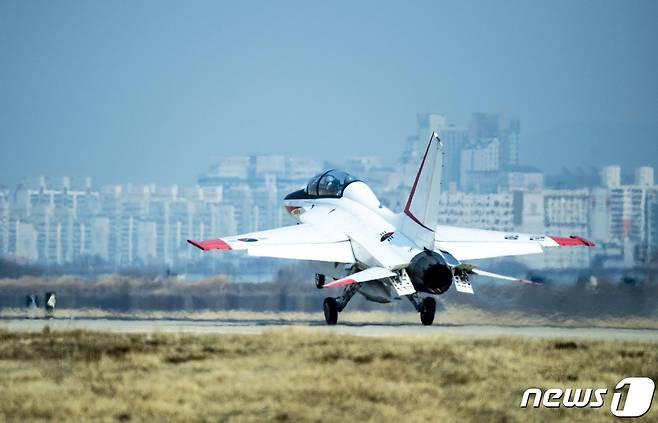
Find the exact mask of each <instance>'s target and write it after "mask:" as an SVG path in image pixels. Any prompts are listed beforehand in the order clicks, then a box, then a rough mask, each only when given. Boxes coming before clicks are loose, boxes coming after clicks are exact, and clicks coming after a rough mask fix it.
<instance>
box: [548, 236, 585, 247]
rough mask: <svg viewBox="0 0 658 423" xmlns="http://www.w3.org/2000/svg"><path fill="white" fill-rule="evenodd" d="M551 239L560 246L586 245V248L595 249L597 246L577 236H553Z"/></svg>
mask: <svg viewBox="0 0 658 423" xmlns="http://www.w3.org/2000/svg"><path fill="white" fill-rule="evenodd" d="M550 238H551V239H552V240H553V241H555V242H557V243H558V244H559V245H584V246H586V247H594V246H595V245H596V244H594V243H593V242H592V241H590V240H588V239H585V238H583V237H580V236H575V235H571V236H569V237H566V236H551V237H550Z"/></svg>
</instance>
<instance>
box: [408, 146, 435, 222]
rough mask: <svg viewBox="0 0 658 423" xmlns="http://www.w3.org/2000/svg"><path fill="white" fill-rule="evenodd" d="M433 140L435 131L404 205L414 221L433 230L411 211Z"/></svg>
mask: <svg viewBox="0 0 658 423" xmlns="http://www.w3.org/2000/svg"><path fill="white" fill-rule="evenodd" d="M432 141H434V133H432V136H431V138H430V142H429V143H428V144H427V149H426V150H425V154H424V155H423V160H422V161H421V162H420V167H419V168H418V173H416V179H415V180H414V184H413V186H412V187H411V192H410V193H409V198H408V199H407V204H406V205H405V206H404V214H406V215H407V216H409V218H410V219H411V220H413V221H414V222H416V223H418V224H419V225H420V226H422V227H423V228H425V229H427V230H430V231H433V230H432V229H430V228H428V227H427V226H425V225H423V223H422V222H421V221H420V220H418V218H417V217H416V216H414V214H413V213H412V212H411V201H412V200H413V199H414V195H415V194H416V187H417V186H418V180H419V179H420V173H421V172H422V171H423V167H424V166H425V159H427V154H428V153H429V151H430V146H431V145H432Z"/></svg>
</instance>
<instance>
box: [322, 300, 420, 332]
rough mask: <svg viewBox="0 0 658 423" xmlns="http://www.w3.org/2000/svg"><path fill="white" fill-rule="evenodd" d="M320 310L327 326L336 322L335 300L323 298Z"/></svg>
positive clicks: (336, 306)
mask: <svg viewBox="0 0 658 423" xmlns="http://www.w3.org/2000/svg"><path fill="white" fill-rule="evenodd" d="M322 309H323V310H324V320H326V321H327V324H328V325H335V324H336V323H337V322H338V304H337V303H336V299H335V298H332V297H327V298H325V299H324V304H323V305H322ZM430 323H431V322H430Z"/></svg>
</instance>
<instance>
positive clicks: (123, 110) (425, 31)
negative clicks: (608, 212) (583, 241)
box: [0, 0, 658, 185]
mask: <svg viewBox="0 0 658 423" xmlns="http://www.w3.org/2000/svg"><path fill="white" fill-rule="evenodd" d="M355 3H357V2H353V1H349V2H319V1H317V2H316V1H300V2H281V1H276V2H220V1H211V2H205V1H186V2H183V1H178V2H166V1H160V0H158V1H128V0H126V1H75V2H68V1H43V2H38V1H24V0H20V1H8V0H2V1H1V2H0V128H1V129H0V137H1V138H0V142H1V146H2V148H1V150H0V183H5V184H13V183H15V182H17V181H18V180H20V179H21V178H22V177H25V176H35V175H41V174H43V175H71V176H84V175H91V176H92V177H93V178H94V180H95V181H97V182H98V183H107V182H127V181H135V182H157V183H179V184H182V185H189V184H192V183H194V181H195V180H196V177H197V175H198V174H199V173H201V172H203V171H205V170H206V169H207V167H208V166H209V164H210V162H211V158H212V157H217V156H221V155H235V154H247V153H253V152H258V153H275V154H285V155H299V156H309V157H315V158H326V159H329V160H339V159H341V158H344V157H346V156H348V155H367V154H379V155H384V156H386V157H388V158H390V159H393V158H394V157H395V156H396V155H397V154H399V152H400V151H401V149H402V146H403V143H404V140H405V139H406V138H407V137H408V136H409V135H412V134H414V133H415V131H416V114H417V113H419V112H441V113H446V114H447V115H448V116H449V118H451V120H452V121H454V122H455V123H457V124H465V123H466V122H467V120H468V117H469V115H470V113H471V112H472V111H501V112H505V113H507V114H510V115H515V116H518V117H520V118H521V124H522V138H521V143H522V146H521V159H522V161H523V162H525V163H527V164H531V165H536V166H538V167H540V168H542V169H544V170H546V171H549V172H554V171H558V170H559V169H560V168H562V167H575V166H586V167H589V166H599V165H603V164H609V163H621V164H622V165H624V166H626V167H630V166H636V165H640V164H649V165H653V166H656V167H658V76H657V75H658V2H656V1H634V0H628V1H621V0H620V1H573V0H571V1H560V2H553V1H551V2H546V1H541V2H540V1H536V2H535V1H519V2H516V1H509V0H505V1H498V2H494V1H482V2H465V1H458V2H457V1H456V2H438V1H433V2H418V1H412V2H402V1H400V2H390V3H389V2H382V1H373V2H358V4H355Z"/></svg>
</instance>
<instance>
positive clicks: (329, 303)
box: [322, 284, 357, 325]
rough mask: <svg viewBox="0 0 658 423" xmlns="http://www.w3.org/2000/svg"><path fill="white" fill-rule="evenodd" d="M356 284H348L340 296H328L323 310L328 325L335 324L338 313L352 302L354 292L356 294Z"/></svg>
mask: <svg viewBox="0 0 658 423" xmlns="http://www.w3.org/2000/svg"><path fill="white" fill-rule="evenodd" d="M356 290H357V286H356V284H353V285H347V286H346V287H345V289H343V294H342V295H341V296H340V297H336V298H333V297H327V298H325V299H324V304H323V305H322V310H323V311H324V320H325V321H326V322H327V324H328V325H335V324H336V323H337V322H338V313H340V312H341V311H343V309H345V307H346V306H347V303H349V302H350V300H351V299H352V297H353V296H354V294H356Z"/></svg>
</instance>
